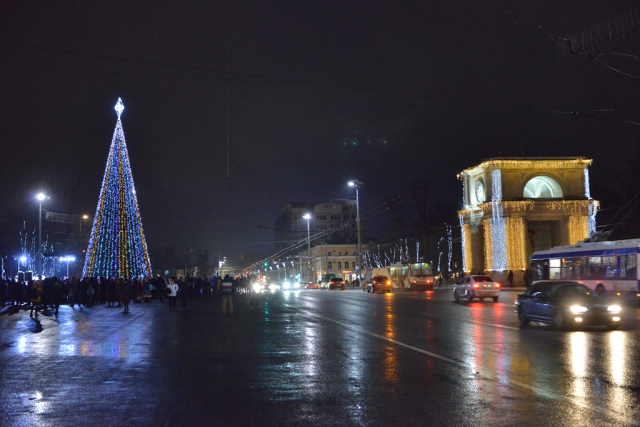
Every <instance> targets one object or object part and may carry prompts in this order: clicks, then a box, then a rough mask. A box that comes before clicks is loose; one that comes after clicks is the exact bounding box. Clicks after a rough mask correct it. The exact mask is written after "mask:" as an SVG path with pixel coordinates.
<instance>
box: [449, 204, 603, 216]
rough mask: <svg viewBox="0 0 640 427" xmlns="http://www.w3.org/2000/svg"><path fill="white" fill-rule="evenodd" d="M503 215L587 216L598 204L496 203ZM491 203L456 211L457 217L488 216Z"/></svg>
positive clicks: (490, 210)
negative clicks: (528, 213) (481, 214)
mask: <svg viewBox="0 0 640 427" xmlns="http://www.w3.org/2000/svg"><path fill="white" fill-rule="evenodd" d="M498 203H499V204H500V206H501V207H502V211H503V212H504V213H526V212H533V213H544V212H552V211H553V212H556V211H559V212H564V213H573V214H582V215H589V214H590V213H591V210H593V209H595V210H597V209H598V207H599V202H598V201H597V200H559V201H539V200H521V201H514V202H505V201H501V202H498ZM493 204H494V202H492V203H483V204H481V205H478V206H474V207H472V208H469V209H463V210H460V211H458V214H459V215H463V216H464V217H465V218H468V217H469V216H470V215H471V213H480V212H481V211H482V213H483V214H484V215H489V214H492V213H493Z"/></svg>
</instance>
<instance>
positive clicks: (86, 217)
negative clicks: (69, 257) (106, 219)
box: [80, 214, 89, 234]
mask: <svg viewBox="0 0 640 427" xmlns="http://www.w3.org/2000/svg"><path fill="white" fill-rule="evenodd" d="M82 219H89V215H86V214H85V215H82ZM80 234H82V221H80Z"/></svg>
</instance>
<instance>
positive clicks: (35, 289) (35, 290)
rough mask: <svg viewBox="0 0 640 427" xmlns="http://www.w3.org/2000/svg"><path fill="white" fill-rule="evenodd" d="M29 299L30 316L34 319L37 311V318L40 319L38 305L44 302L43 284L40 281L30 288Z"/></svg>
mask: <svg viewBox="0 0 640 427" xmlns="http://www.w3.org/2000/svg"><path fill="white" fill-rule="evenodd" d="M29 299H30V300H31V312H30V313H29V316H31V317H33V312H34V310H35V312H36V316H35V317H38V304H40V302H41V301H42V282H41V281H40V280H36V281H35V282H33V284H32V285H31V288H29Z"/></svg>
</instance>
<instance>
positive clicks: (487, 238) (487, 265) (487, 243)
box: [482, 219, 493, 271]
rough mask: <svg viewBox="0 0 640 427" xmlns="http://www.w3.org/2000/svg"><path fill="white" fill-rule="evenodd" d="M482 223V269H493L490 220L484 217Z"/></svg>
mask: <svg viewBox="0 0 640 427" xmlns="http://www.w3.org/2000/svg"><path fill="white" fill-rule="evenodd" d="M482 224H483V227H482V228H483V230H484V269H485V270H487V271H490V270H493V251H492V244H491V243H492V235H491V220H490V219H485V220H484V221H482Z"/></svg>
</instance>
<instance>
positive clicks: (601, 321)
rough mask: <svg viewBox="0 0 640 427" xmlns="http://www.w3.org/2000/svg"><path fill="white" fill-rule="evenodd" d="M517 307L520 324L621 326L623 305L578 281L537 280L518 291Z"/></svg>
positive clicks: (562, 326) (565, 326)
mask: <svg viewBox="0 0 640 427" xmlns="http://www.w3.org/2000/svg"><path fill="white" fill-rule="evenodd" d="M514 309H515V312H516V314H517V315H518V320H519V321H520V326H524V325H526V324H527V323H529V322H530V321H535V322H543V323H549V324H551V325H553V326H555V327H556V328H558V329H564V328H569V327H575V326H580V325H590V326H596V325H604V326H608V327H610V328H617V327H619V326H620V324H621V323H622V307H620V306H619V305H617V304H608V303H607V301H606V300H604V299H603V298H601V297H600V296H598V295H597V294H596V293H595V292H593V291H592V290H591V289H589V288H588V287H586V286H584V285H583V284H581V283H578V282H569V281H567V282H554V281H541V282H537V283H535V284H534V285H533V286H532V287H531V288H530V289H529V290H528V291H527V292H525V293H524V294H521V295H518V298H517V299H516V302H515V306H514Z"/></svg>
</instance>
